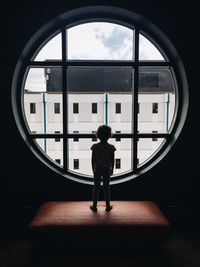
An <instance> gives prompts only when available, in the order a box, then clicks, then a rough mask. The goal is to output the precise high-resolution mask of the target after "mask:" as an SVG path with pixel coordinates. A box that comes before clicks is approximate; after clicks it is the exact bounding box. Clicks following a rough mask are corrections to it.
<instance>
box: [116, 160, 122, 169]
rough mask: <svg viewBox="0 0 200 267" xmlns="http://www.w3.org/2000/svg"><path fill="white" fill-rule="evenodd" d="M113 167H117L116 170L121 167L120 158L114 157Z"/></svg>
mask: <svg viewBox="0 0 200 267" xmlns="http://www.w3.org/2000/svg"><path fill="white" fill-rule="evenodd" d="M115 169H117V170H119V169H121V159H120V158H116V159H115Z"/></svg>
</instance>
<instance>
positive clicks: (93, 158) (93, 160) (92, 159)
mask: <svg viewBox="0 0 200 267" xmlns="http://www.w3.org/2000/svg"><path fill="white" fill-rule="evenodd" d="M94 162H95V157H94V151H92V158H91V163H92V171H93V173H94Z"/></svg>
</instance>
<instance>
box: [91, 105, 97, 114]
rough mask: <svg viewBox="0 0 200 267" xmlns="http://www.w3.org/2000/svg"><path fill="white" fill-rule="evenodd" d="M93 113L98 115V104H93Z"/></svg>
mask: <svg viewBox="0 0 200 267" xmlns="http://www.w3.org/2000/svg"><path fill="white" fill-rule="evenodd" d="M92 113H97V103H92Z"/></svg>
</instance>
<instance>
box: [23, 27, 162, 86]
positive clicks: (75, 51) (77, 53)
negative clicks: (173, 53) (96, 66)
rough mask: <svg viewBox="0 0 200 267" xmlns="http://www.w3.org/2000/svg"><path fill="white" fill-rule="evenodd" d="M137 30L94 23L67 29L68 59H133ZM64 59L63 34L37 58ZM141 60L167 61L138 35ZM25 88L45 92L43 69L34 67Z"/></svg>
mask: <svg viewBox="0 0 200 267" xmlns="http://www.w3.org/2000/svg"><path fill="white" fill-rule="evenodd" d="M133 38H134V31H133V30H132V29H129V28H127V27H124V26H121V25H118V24H113V23H107V22H91V23H85V24H81V25H78V26H75V27H72V28H70V29H68V30H67V41H68V45H67V48H66V49H67V55H68V59H80V60H81V59H85V60H86V59H91V60H92V59H93V60H94V59H97V60H132V59H133ZM46 59H57V60H61V34H58V35H56V36H55V37H53V38H52V39H51V40H50V41H49V42H48V43H47V44H46V45H45V46H44V47H43V48H42V49H41V50H40V51H39V53H38V55H37V56H36V58H35V61H44V60H46ZM139 59H140V60H164V59H163V57H162V55H161V53H160V52H159V51H158V49H157V48H156V47H155V46H154V45H153V44H152V43H151V42H150V41H149V40H148V39H147V38H145V37H144V36H142V35H141V34H140V38H139ZM25 89H28V90H30V91H45V90H46V85H45V77H44V69H42V68H38V69H36V68H35V69H31V70H30V71H29V73H28V76H27V79H26V83H25Z"/></svg>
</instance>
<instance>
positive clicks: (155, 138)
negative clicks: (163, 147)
mask: <svg viewBox="0 0 200 267" xmlns="http://www.w3.org/2000/svg"><path fill="white" fill-rule="evenodd" d="M152 133H158V131H152ZM152 141H153V142H156V141H158V138H157V137H153V138H152Z"/></svg>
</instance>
